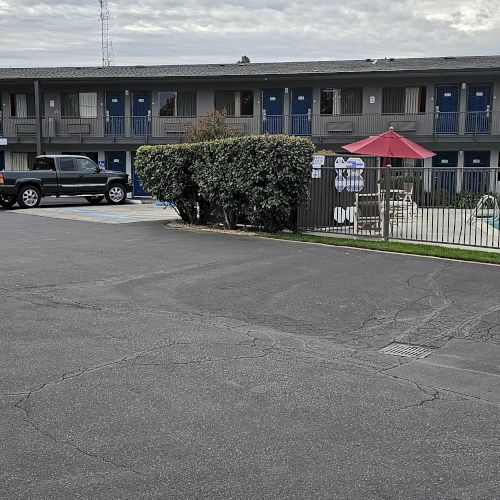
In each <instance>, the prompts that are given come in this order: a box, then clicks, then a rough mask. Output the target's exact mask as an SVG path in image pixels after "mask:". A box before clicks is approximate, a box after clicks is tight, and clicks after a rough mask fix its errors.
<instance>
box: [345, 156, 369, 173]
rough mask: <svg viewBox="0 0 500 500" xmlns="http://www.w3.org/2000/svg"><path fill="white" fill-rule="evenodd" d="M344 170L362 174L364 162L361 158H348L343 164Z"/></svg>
mask: <svg viewBox="0 0 500 500" xmlns="http://www.w3.org/2000/svg"><path fill="white" fill-rule="evenodd" d="M345 168H347V169H349V170H358V171H361V172H362V171H363V169H364V168H365V162H364V161H363V160H362V159H361V158H348V159H347V161H346V162H345Z"/></svg>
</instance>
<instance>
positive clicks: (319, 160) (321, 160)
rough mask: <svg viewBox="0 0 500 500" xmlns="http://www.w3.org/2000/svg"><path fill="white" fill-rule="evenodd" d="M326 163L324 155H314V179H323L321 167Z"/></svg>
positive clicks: (312, 175)
mask: <svg viewBox="0 0 500 500" xmlns="http://www.w3.org/2000/svg"><path fill="white" fill-rule="evenodd" d="M324 164H325V157H324V156H322V155H315V156H313V161H312V168H313V169H312V174H311V177H312V178H313V179H321V167H322V166H323V165H324Z"/></svg>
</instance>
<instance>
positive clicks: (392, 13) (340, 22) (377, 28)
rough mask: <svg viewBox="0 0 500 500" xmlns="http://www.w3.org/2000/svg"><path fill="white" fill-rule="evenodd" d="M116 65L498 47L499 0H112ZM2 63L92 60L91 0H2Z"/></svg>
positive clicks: (97, 52) (96, 52)
mask: <svg viewBox="0 0 500 500" xmlns="http://www.w3.org/2000/svg"><path fill="white" fill-rule="evenodd" d="M109 8H110V11H111V13H112V18H111V21H110V31H111V36H112V41H113V53H114V63H115V64H179V63H180V64H184V63H230V62H236V61H237V60H238V59H239V57H240V56H241V55H243V54H248V56H249V57H250V58H251V60H252V61H254V62H268V61H300V60H324V59H357V58H363V59H364V58H367V57H372V58H381V57H418V56H438V55H488V54H498V53H500V0H467V1H462V0H325V1H318V0H309V1H300V2H299V1H297V0H250V1H249V0H236V1H232V2H224V1H222V0H186V1H183V0H175V1H174V0H140V1H137V0H133V1H132V0H119V1H113V2H109ZM0 33H1V42H0V66H3V67H5V66H22V67H23V66H26V67H27V66H61V65H69V66H78V65H99V64H100V61H101V40H100V21H99V1H98V0H45V1H38V0H0Z"/></svg>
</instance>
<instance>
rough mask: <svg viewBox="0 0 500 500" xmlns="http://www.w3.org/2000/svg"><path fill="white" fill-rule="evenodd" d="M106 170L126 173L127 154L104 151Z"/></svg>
mask: <svg viewBox="0 0 500 500" xmlns="http://www.w3.org/2000/svg"><path fill="white" fill-rule="evenodd" d="M106 170H115V171H116V172H126V171H127V153H126V152H125V151H106Z"/></svg>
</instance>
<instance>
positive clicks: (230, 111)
mask: <svg viewBox="0 0 500 500" xmlns="http://www.w3.org/2000/svg"><path fill="white" fill-rule="evenodd" d="M214 105H215V110H216V111H219V113H223V114H225V115H226V116H253V90H238V91H233V90H220V91H216V92H215V102H214Z"/></svg>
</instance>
